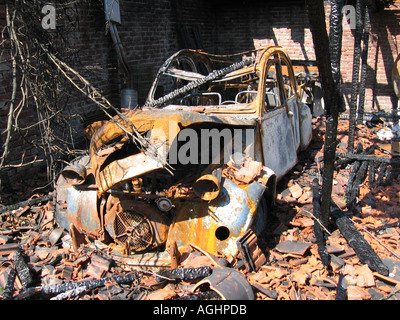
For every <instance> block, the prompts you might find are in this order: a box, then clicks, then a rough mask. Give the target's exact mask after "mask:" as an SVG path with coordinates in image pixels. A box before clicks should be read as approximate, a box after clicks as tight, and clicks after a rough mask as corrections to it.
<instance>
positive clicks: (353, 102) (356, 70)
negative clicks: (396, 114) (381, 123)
mask: <svg viewBox="0 0 400 320" xmlns="http://www.w3.org/2000/svg"><path fill="white" fill-rule="evenodd" d="M363 3H364V1H363V0H357V3H356V30H355V34H354V56H353V78H352V83H351V99H350V118H349V142H348V145H347V150H348V152H349V153H353V151H354V130H355V124H356V114H357V100H358V89H359V79H360V57H361V38H362V15H363V14H362V8H363Z"/></svg>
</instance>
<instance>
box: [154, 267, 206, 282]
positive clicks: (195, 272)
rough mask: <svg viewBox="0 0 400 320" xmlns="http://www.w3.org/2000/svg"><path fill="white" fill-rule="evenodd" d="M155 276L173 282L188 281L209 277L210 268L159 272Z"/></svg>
mask: <svg viewBox="0 0 400 320" xmlns="http://www.w3.org/2000/svg"><path fill="white" fill-rule="evenodd" d="M157 275H158V276H162V277H163V278H168V279H173V280H185V281H188V280H195V279H200V278H205V277H208V276H209V275H211V268H210V267H199V268H176V269H172V270H161V271H159V272H158V273H157ZM160 280H162V278H160Z"/></svg>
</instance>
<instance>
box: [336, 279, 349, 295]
mask: <svg viewBox="0 0 400 320" xmlns="http://www.w3.org/2000/svg"><path fill="white" fill-rule="evenodd" d="M345 281H346V279H345V278H344V274H343V273H340V275H339V280H338V285H337V287H336V300H347V292H346V288H345V287H344V283H343V282H345Z"/></svg>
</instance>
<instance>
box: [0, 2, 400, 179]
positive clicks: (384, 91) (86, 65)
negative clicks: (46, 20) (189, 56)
mask: <svg viewBox="0 0 400 320" xmlns="http://www.w3.org/2000/svg"><path fill="white" fill-rule="evenodd" d="M120 3H121V20H122V24H121V25H120V26H118V31H119V35H120V38H121V41H122V44H123V46H124V48H125V52H126V56H127V59H128V64H129V66H130V68H131V70H132V74H133V80H134V89H136V90H137V91H138V94H139V97H138V98H139V104H143V103H144V101H145V99H146V96H147V92H148V90H149V88H150V86H151V83H152V80H153V79H154V76H155V75H156V72H157V70H158V68H159V67H160V65H161V64H162V63H163V62H164V60H165V59H166V58H168V57H169V56H170V55H171V54H172V53H174V52H175V51H177V50H179V49H181V48H183V47H184V46H185V44H184V42H183V39H182V38H181V37H180V31H181V30H183V27H187V28H188V29H187V30H189V31H192V30H198V31H199V33H200V35H201V42H202V43H201V45H200V46H201V47H202V48H203V49H204V50H205V51H207V52H211V53H220V54H224V53H234V52H240V51H246V50H251V49H254V48H259V47H262V46H268V45H273V44H277V45H281V46H282V47H283V48H284V49H285V50H286V51H287V52H288V53H289V55H290V56H291V58H292V59H309V60H314V59H315V54H314V50H313V41H312V35H311V32H310V30H309V26H308V16H307V12H306V8H305V4H304V0H287V1H277V0H274V1H261V0H240V1H238V0H229V1H228V0H219V1H211V0H202V1H198V0H120ZM396 3H397V4H400V0H396ZM325 8H326V13H327V20H328V15H329V9H330V6H329V3H328V2H325ZM3 9H4V5H0V25H1V27H3V26H4V25H5V17H4V12H5V10H3ZM399 13H400V12H399V10H398V9H397V8H396V7H393V8H390V9H386V10H384V11H382V12H377V13H373V14H372V17H371V27H372V29H371V37H370V43H369V55H368V79H367V91H366V109H367V110H387V111H389V110H391V109H392V108H393V105H396V104H397V100H396V99H395V98H394V96H393V90H392V86H391V83H390V82H391V70H392V67H393V60H394V59H395V57H396V56H397V54H398V51H399V48H398V43H400V42H399V41H400V27H399V19H400V16H399ZM60 23H61V22H60ZM75 23H76V25H77V27H76V29H75V31H74V32H73V33H71V34H70V35H69V36H70V37H71V48H70V49H72V50H77V56H78V57H79V64H78V65H77V67H79V71H81V72H82V74H84V75H85V76H87V77H88V80H90V81H91V82H92V84H93V85H94V86H95V87H96V88H98V89H100V90H101V91H102V92H103V93H104V95H105V96H106V97H107V98H108V99H109V100H110V101H111V102H112V103H113V104H114V105H115V106H119V92H120V90H121V89H122V88H123V74H122V72H121V70H120V68H119V67H118V63H117V56H116V53H115V50H114V48H113V44H112V41H111V37H110V35H109V34H105V18H104V12H103V9H102V1H100V0H96V1H87V2H86V3H85V4H82V5H81V6H80V9H79V12H78V17H77V20H76V21H75ZM343 26H344V30H343V31H344V33H343V50H342V70H341V71H342V78H343V92H344V94H345V97H346V100H347V101H349V97H350V87H351V78H352V65H353V45H354V38H353V30H351V29H350V27H349V24H348V23H347V22H344V23H343ZM6 55H7V54H6ZM6 55H5V56H6ZM88 70H90V72H87V71H88ZM9 71H10V67H9V63H8V61H3V62H2V63H0V83H1V86H0V130H3V129H4V127H5V119H6V115H7V110H8V102H7V101H8V99H9V97H10V92H11V91H10V87H11V80H10V79H11V76H10V72H9ZM97 110H99V109H98V108H97V107H96V106H95V105H94V104H93V103H92V102H91V101H89V100H88V99H85V98H83V97H81V96H79V94H77V95H76V97H75V99H72V100H71V102H70V113H71V114H79V115H85V114H91V113H92V112H96V111H97ZM35 121H36V117H35V110H25V111H24V113H23V114H21V116H20V124H21V125H25V126H28V125H31V124H32V123H34V122H35ZM83 124H84V123H83V122H79V121H78V122H77V123H76V126H77V130H78V131H79V130H80V129H83ZM79 126H81V128H80V127H79ZM39 137H40V135H39V132H37V131H35V130H32V131H30V132H29V134H28V135H27V136H26V137H17V138H16V139H15V140H14V141H13V145H12V150H13V152H12V154H11V156H10V158H11V160H14V161H16V162H18V161H19V160H20V158H21V153H22V152H24V151H25V152H26V157H27V158H26V160H31V159H32V158H33V156H34V155H35V154H36V153H38V150H36V149H35V148H34V147H33V146H32V145H30V144H28V143H26V140H30V139H37V138H39ZM1 139H4V137H1ZM30 169H31V167H28V168H25V169H24V170H30ZM35 169H36V168H35ZM24 170H20V169H18V170H16V169H13V170H12V171H11V172H10V173H9V175H10V177H12V178H14V177H16V176H18V175H21V173H22V172H24Z"/></svg>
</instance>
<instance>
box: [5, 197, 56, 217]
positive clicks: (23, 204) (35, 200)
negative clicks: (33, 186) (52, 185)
mask: <svg viewBox="0 0 400 320" xmlns="http://www.w3.org/2000/svg"><path fill="white" fill-rule="evenodd" d="M50 200H53V195H51V194H48V195H46V196H43V197H38V198H33V199H30V200H26V201H21V202H18V203H15V204H10V205H8V206H4V207H0V213H5V212H9V211H12V210H17V209H19V208H22V207H26V206H33V205H37V204H39V203H41V202H46V201H50Z"/></svg>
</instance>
